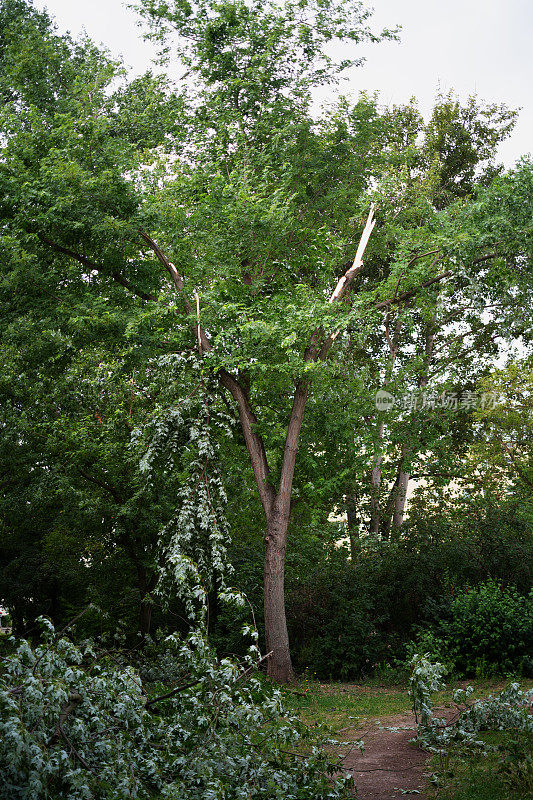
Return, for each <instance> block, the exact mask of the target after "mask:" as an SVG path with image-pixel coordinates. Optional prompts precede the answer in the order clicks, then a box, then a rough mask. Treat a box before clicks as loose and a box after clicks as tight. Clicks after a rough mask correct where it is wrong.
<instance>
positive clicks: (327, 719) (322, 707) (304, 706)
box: [283, 680, 410, 730]
mask: <svg viewBox="0 0 533 800" xmlns="http://www.w3.org/2000/svg"><path fill="white" fill-rule="evenodd" d="M283 693H284V697H285V700H286V704H287V705H288V706H289V707H290V708H291V709H292V710H293V711H296V712H298V713H299V714H300V716H301V718H302V720H303V721H304V722H305V723H306V724H310V725H320V724H322V725H328V726H329V727H331V728H333V730H339V729H341V728H346V727H347V726H353V725H358V724H360V723H362V722H364V721H366V720H368V719H372V718H376V717H385V716H392V715H394V714H405V713H406V712H408V711H409V708H410V703H409V697H408V695H407V690H406V688H405V687H401V686H397V687H384V686H383V687H381V686H367V685H365V684H354V683H321V682H318V681H310V680H302V681H299V682H298V684H297V685H296V686H293V687H291V688H289V689H285V690H284V692H283Z"/></svg>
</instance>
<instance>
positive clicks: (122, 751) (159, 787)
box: [0, 621, 349, 800]
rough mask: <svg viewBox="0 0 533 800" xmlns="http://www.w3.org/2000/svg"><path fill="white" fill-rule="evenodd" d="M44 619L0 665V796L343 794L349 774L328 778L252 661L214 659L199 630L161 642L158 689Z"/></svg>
mask: <svg viewBox="0 0 533 800" xmlns="http://www.w3.org/2000/svg"><path fill="white" fill-rule="evenodd" d="M43 624H44V625H45V632H44V641H43V643H42V644H39V645H37V646H35V647H32V645H31V644H30V643H29V642H27V641H25V640H20V641H18V642H16V643H15V649H14V652H13V653H12V654H11V655H8V656H6V657H5V658H4V659H3V663H2V669H1V670H0V774H1V775H2V787H1V789H0V796H1V798H2V800H14V799H15V798H16V799H17V800H47V799H48V800H111V798H113V800H126V799H127V800H129V799H130V798H132V797H136V798H138V800H149V799H150V800H155V798H156V797H157V798H158V800H162V799H163V798H171V799H172V800H185V799H186V798H187V800H212V799H213V798H217V800H243V799H244V798H246V799H247V800H248V799H249V798H250V799H252V798H253V799H254V800H255V798H257V799H258V800H259V799H260V798H264V800H266V799H267V798H268V800H275V798H278V800H282V798H283V800H286V799H287V800H288V799H289V798H298V799H299V800H321V799H322V800H326V798H331V799H332V800H333V798H340V797H345V796H346V791H347V786H348V785H349V782H348V781H345V780H344V779H338V780H333V779H331V780H330V779H328V778H327V776H326V773H329V774H331V771H332V768H331V767H329V766H328V763H327V761H326V757H325V756H324V754H323V750H322V748H319V747H318V746H317V744H316V743H313V742H306V741H305V737H306V736H307V733H306V729H305V728H304V726H303V725H301V724H300V723H299V722H298V721H297V720H295V719H292V718H290V717H289V716H288V715H287V714H286V713H285V712H284V710H283V708H282V706H281V702H280V695H279V693H278V692H276V691H272V690H265V689H263V688H262V685H261V683H260V681H259V680H258V679H257V678H254V677H253V676H252V675H251V672H252V669H253V667H252V665H251V664H249V665H248V667H245V668H244V670H243V667H242V666H239V665H237V664H235V663H233V662H231V661H229V660H227V659H225V660H222V661H220V662H216V661H214V660H213V657H212V654H211V651H210V650H209V647H208V645H207V642H206V639H205V636H204V635H203V633H202V632H201V631H196V632H194V633H192V634H191V635H190V637H189V638H188V640H187V641H185V642H183V641H181V640H180V639H179V638H178V637H177V636H170V637H168V638H167V640H166V641H165V643H164V644H163V646H162V649H160V651H159V656H160V664H161V665H163V667H164V665H165V664H167V665H171V667H172V672H173V677H174V678H177V679H178V681H177V684H174V686H173V687H172V688H169V686H168V684H167V686H164V685H161V684H159V683H157V682H156V683H155V684H151V685H149V686H148V687H147V686H143V684H142V682H141V679H140V677H139V672H138V671H137V670H136V669H134V668H133V667H131V666H120V665H119V666H117V665H116V663H115V659H114V654H112V655H113V659H112V660H111V659H110V658H109V655H107V656H106V655H105V654H98V653H97V652H96V651H95V649H94V647H93V646H92V645H91V644H90V643H85V644H82V645H75V644H73V643H72V642H71V641H69V640H67V639H65V638H57V637H56V636H55V633H54V630H53V628H52V626H51V623H49V622H48V621H43ZM164 651H166V653H165V652H164ZM176 665H178V666H179V670H177V669H176ZM154 669H155V672H154ZM148 671H149V670H145V672H148ZM150 677H151V679H152V680H155V678H156V677H157V663H156V664H155V665H154V664H152V668H151V675H150ZM160 677H163V678H164V677H165V675H161V674H160ZM147 689H149V690H150V692H151V693H153V692H154V690H156V691H155V696H150V694H149V693H148V691H147ZM295 749H298V750H299V753H300V755H296V754H295V752H294V751H295ZM304 753H308V755H304Z"/></svg>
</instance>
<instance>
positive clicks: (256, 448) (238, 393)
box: [218, 369, 275, 516]
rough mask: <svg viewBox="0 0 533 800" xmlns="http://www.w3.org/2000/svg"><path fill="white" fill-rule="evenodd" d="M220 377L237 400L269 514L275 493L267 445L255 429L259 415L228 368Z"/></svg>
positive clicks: (219, 373) (257, 480) (257, 479)
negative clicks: (270, 479)
mask: <svg viewBox="0 0 533 800" xmlns="http://www.w3.org/2000/svg"><path fill="white" fill-rule="evenodd" d="M218 379H219V381H220V383H221V384H222V385H223V386H224V387H225V388H226V389H227V390H228V391H229V393H230V394H231V396H232V397H233V399H234V400H235V401H236V402H237V406H238V409H239V420H240V423H241V428H242V432H243V434H244V439H245V441H246V446H247V448H248V452H249V453H250V460H251V462H252V469H253V471H254V476H255V480H256V483H257V488H258V491H259V497H260V498H261V503H262V505H263V508H264V509H265V513H266V514H267V516H268V515H269V514H270V510H271V508H272V504H273V502H274V495H275V493H274V489H273V487H272V486H271V485H270V484H269V483H268V479H269V477H270V467H269V466H268V461H267V457H266V450H265V445H264V443H263V440H262V438H261V437H260V436H259V435H258V434H257V433H256V432H255V430H254V426H255V425H256V424H257V417H256V416H255V414H254V412H253V411H252V407H251V405H250V401H249V399H248V396H247V394H246V392H245V390H244V389H243V387H242V386H241V384H240V383H239V382H238V381H237V380H236V379H235V378H234V377H233V376H232V375H230V373H229V372H228V371H227V370H225V369H220V370H219V372H218Z"/></svg>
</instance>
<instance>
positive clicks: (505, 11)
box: [35, 0, 533, 166]
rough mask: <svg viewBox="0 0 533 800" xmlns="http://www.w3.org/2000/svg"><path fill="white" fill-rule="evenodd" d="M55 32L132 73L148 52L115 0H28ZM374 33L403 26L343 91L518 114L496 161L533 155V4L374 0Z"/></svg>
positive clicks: (373, 50)
mask: <svg viewBox="0 0 533 800" xmlns="http://www.w3.org/2000/svg"><path fill="white" fill-rule="evenodd" d="M35 5H36V6H37V7H38V8H41V9H42V8H44V7H46V8H47V9H48V11H49V12H50V14H51V16H53V17H54V18H55V20H56V22H57V24H58V26H59V28H60V30H70V31H71V33H73V34H78V33H80V31H81V30H82V29H83V28H85V30H86V31H87V33H88V34H89V36H90V37H91V38H93V39H95V40H96V41H97V42H103V43H104V44H105V45H106V46H107V47H108V48H109V49H110V50H111V51H112V52H113V53H114V54H118V53H120V54H121V55H122V56H123V57H124V59H125V61H126V63H127V64H129V65H130V66H132V67H133V68H134V69H135V70H136V71H143V70H144V69H146V68H147V67H148V66H149V63H150V57H151V55H152V54H153V51H152V50H151V48H150V46H149V45H148V44H146V43H144V42H143V41H142V38H141V35H140V30H139V28H138V27H137V25H136V19H137V17H136V15H135V14H134V12H133V11H129V10H128V9H127V8H125V6H124V4H123V3H122V2H121V0H89V2H86V3H79V2H78V1H77V0H35ZM373 5H374V9H375V14H374V18H373V19H374V23H373V24H374V27H375V28H376V29H378V28H382V27H383V26H388V27H393V26H394V25H397V24H398V25H401V26H402V33H401V41H400V42H399V43H397V42H387V43H382V44H377V45H372V46H364V47H362V48H358V50H357V51H356V54H357V55H359V54H361V55H364V56H365V57H366V59H367V61H366V64H365V66H364V67H360V68H358V69H356V70H353V72H352V73H351V76H350V80H349V82H348V83H347V84H345V86H344V87H343V91H350V92H353V93H354V95H356V94H357V92H359V91H360V90H363V89H364V90H368V91H379V93H380V98H381V101H382V102H383V103H384V104H390V103H402V102H407V101H408V100H409V99H410V98H411V97H413V96H414V97H416V98H417V99H418V100H419V104H420V108H421V109H422V111H423V112H424V113H425V114H426V115H427V113H428V112H429V110H430V109H431V106H432V102H433V99H434V97H435V95H436V93H437V92H438V90H439V89H440V90H441V91H443V92H447V91H448V90H450V89H453V90H454V91H455V92H456V94H457V95H458V96H459V97H460V98H467V97H468V96H470V95H472V94H477V95H478V97H479V98H480V99H483V100H486V101H489V102H498V103H506V104H507V105H508V106H510V107H511V108H520V107H521V108H522V111H521V113H520V117H519V121H518V124H517V126H516V129H515V132H514V134H513V136H512V138H511V139H509V140H508V141H507V142H504V143H503V144H502V146H501V150H500V157H501V159H502V160H503V161H504V162H505V163H506V164H507V165H508V166H511V165H512V164H513V163H514V162H515V161H516V159H517V158H519V157H520V155H523V154H526V153H532V152H533V103H532V86H533V56H532V42H533V2H531V0H462V1H461V0H447V1H446V2H443V0H438V2H437V0H375V2H374V4H373Z"/></svg>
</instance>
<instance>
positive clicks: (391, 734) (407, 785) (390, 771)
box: [341, 714, 428, 800]
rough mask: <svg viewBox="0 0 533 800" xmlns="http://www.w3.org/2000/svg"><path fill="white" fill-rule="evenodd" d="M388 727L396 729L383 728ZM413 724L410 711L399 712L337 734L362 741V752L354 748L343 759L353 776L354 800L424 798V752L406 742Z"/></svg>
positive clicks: (425, 770)
mask: <svg viewBox="0 0 533 800" xmlns="http://www.w3.org/2000/svg"><path fill="white" fill-rule="evenodd" d="M392 727H394V728H400V730H396V731H391V730H386V729H387V728H392ZM415 727H416V726H415V721H414V717H413V714H400V715H398V716H394V717H381V718H380V719H379V720H372V721H370V722H367V723H366V724H363V725H361V726H359V727H357V728H354V729H353V730H352V731H351V732H350V734H349V736H346V734H341V735H342V736H343V737H344V736H346V738H347V739H348V738H349V739H359V738H361V739H363V741H364V743H365V749H364V750H363V752H362V753H361V751H360V750H359V749H357V748H354V749H353V750H352V751H351V752H350V753H348V754H347V756H346V758H345V760H344V762H343V765H344V767H345V769H346V770H348V771H349V772H351V773H352V775H353V777H354V780H355V783H356V785H357V798H358V800H395V798H401V797H410V796H412V797H413V798H415V797H416V798H419V800H427V798H428V795H427V794H426V791H425V789H426V788H427V781H426V778H425V777H424V773H427V762H428V754H427V753H425V752H424V751H423V750H420V749H419V748H418V747H417V746H416V745H414V744H410V743H409V740H410V739H412V738H413V737H414V734H415ZM384 728H385V729H384ZM411 792H412V795H411Z"/></svg>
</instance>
